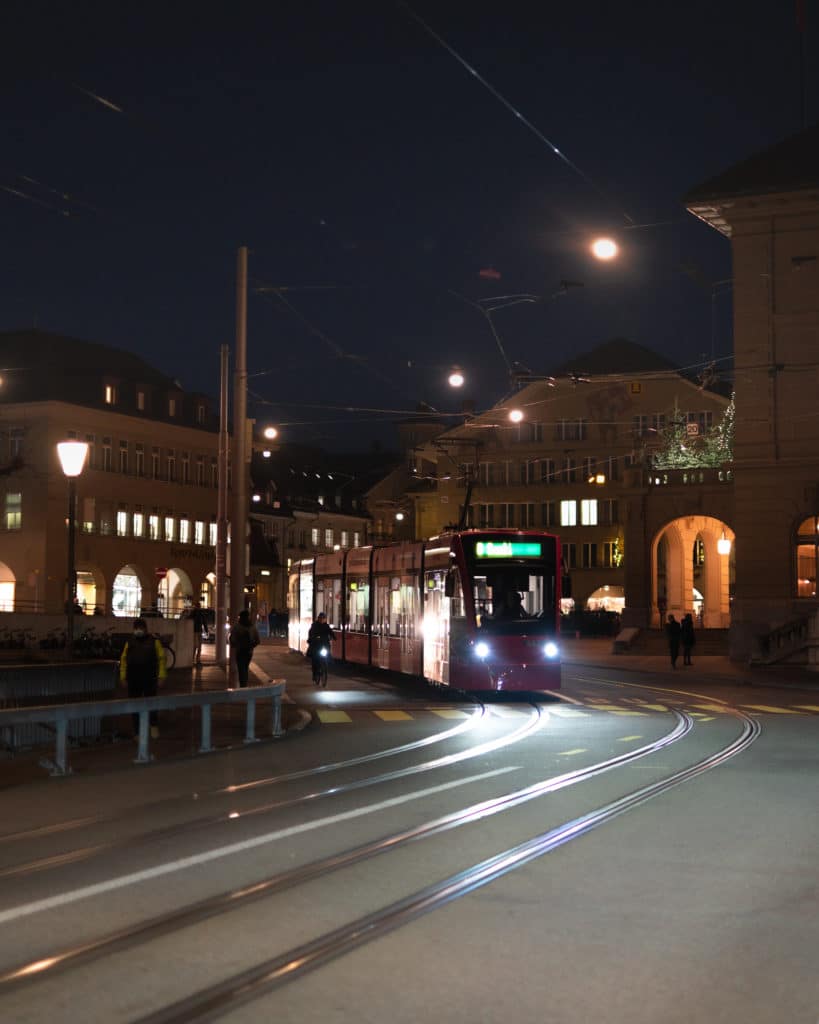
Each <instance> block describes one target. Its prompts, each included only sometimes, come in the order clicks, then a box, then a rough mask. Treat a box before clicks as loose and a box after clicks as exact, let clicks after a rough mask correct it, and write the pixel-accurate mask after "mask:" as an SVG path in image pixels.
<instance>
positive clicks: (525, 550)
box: [475, 540, 543, 558]
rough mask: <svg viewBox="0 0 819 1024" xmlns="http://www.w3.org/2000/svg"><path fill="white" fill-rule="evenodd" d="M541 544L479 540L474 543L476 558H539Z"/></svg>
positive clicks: (535, 542)
mask: <svg viewBox="0 0 819 1024" xmlns="http://www.w3.org/2000/svg"><path fill="white" fill-rule="evenodd" d="M542 548H543V545H542V544H540V543H539V542H537V541H521V540H479V541H477V542H476V544H475V557H476V558H540V557H541V556H542V554H543V551H542Z"/></svg>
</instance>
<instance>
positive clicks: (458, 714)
mask: <svg viewBox="0 0 819 1024" xmlns="http://www.w3.org/2000/svg"><path fill="white" fill-rule="evenodd" d="M427 711H431V712H432V713H433V715H438V716H439V717H440V718H469V715H468V714H467V713H466V712H465V711H458V710H456V709H455V708H427Z"/></svg>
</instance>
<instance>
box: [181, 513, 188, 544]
mask: <svg viewBox="0 0 819 1024" xmlns="http://www.w3.org/2000/svg"><path fill="white" fill-rule="evenodd" d="M190 540H191V524H190V520H189V519H180V520H179V543H180V544H190Z"/></svg>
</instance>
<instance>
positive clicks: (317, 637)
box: [307, 612, 334, 686]
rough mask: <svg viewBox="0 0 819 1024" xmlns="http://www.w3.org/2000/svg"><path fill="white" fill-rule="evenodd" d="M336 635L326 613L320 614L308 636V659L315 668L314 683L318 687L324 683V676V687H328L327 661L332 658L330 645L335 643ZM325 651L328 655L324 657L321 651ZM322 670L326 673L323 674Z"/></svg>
mask: <svg viewBox="0 0 819 1024" xmlns="http://www.w3.org/2000/svg"><path fill="white" fill-rule="evenodd" d="M333 636H334V633H333V631H332V629H331V628H330V623H329V622H328V621H327V616H326V615H325V614H324V612H319V614H318V617H317V618H316V621H315V622H314V623H313V624H312V626H310V632H309V633H308V634H307V657H308V658H309V659H310V662H311V664H312V666H313V682H314V683H315V684H316V686H318V685H319V684H320V683H321V681H322V675H323V676H324V685H325V686H326V685H327V672H326V666H327V659H328V658H329V657H330V644H331V643H332V641H333ZM322 650H325V651H326V654H324V655H323V656H322V654H321V651H322ZM322 668H324V669H325V671H324V672H323V673H322Z"/></svg>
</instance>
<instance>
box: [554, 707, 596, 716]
mask: <svg viewBox="0 0 819 1024" xmlns="http://www.w3.org/2000/svg"><path fill="white" fill-rule="evenodd" d="M548 711H549V714H550V715H557V717H558V718H587V717H588V716H587V715H586V712H585V711H575V709H574V708H549V709H548Z"/></svg>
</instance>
